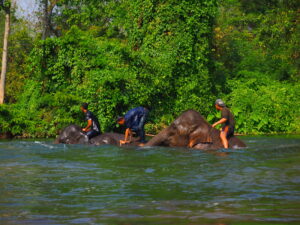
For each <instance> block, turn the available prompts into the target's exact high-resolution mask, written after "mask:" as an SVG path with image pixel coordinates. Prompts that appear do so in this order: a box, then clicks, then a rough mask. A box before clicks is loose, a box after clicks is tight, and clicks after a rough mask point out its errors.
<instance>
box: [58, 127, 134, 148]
mask: <svg viewBox="0 0 300 225" xmlns="http://www.w3.org/2000/svg"><path fill="white" fill-rule="evenodd" d="M120 140H124V134H119V133H112V132H111V133H104V134H100V135H98V136H96V137H93V138H91V139H90V140H89V139H88V137H87V136H86V135H85V134H84V133H83V132H82V129H81V127H80V126H78V125H75V124H71V125H69V126H67V127H66V128H64V129H63V130H62V131H61V132H60V134H59V135H58V137H57V138H56V140H55V141H54V143H55V144H59V143H64V144H91V145H105V144H110V145H119V144H120ZM127 145H138V143H137V141H136V139H135V138H133V142H132V143H130V144H127Z"/></svg>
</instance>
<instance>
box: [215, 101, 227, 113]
mask: <svg viewBox="0 0 300 225" xmlns="http://www.w3.org/2000/svg"><path fill="white" fill-rule="evenodd" d="M225 106H226V105H225V103H224V102H223V101H222V99H217V100H216V102H215V107H216V109H217V110H221V109H222V108H224V107H225Z"/></svg>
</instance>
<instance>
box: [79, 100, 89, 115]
mask: <svg viewBox="0 0 300 225" xmlns="http://www.w3.org/2000/svg"><path fill="white" fill-rule="evenodd" d="M88 107H89V105H88V104H87V103H86V102H84V103H82V104H81V106H80V109H81V111H82V112H84V113H85V112H86V111H87V110H88Z"/></svg>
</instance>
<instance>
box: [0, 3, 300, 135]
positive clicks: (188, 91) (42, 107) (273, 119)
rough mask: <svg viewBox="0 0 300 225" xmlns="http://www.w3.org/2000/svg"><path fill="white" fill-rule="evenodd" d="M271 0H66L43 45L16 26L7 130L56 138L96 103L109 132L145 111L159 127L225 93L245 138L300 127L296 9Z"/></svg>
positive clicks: (0, 121) (208, 109)
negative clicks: (84, 106)
mask: <svg viewBox="0 0 300 225" xmlns="http://www.w3.org/2000/svg"><path fill="white" fill-rule="evenodd" d="M264 2H265V4H246V1H243V0H230V1H221V2H220V3H219V5H217V1H215V0H202V1H199V0H189V1H182V0H167V1H159V0H130V1H129V0H122V1H115V0H110V1H87V0H86V1H84V0H81V1H68V0H61V1H58V4H57V10H56V11H55V12H54V13H53V15H52V23H53V27H54V29H56V30H55V32H54V33H56V34H57V36H52V37H49V38H47V39H46V40H45V41H40V40H39V35H37V36H34V35H32V34H31V32H30V31H29V30H26V28H25V24H24V21H21V20H16V21H15V22H14V26H13V32H12V35H11V40H10V43H13V44H11V45H10V52H9V54H10V61H9V73H8V86H7V89H8V90H7V93H6V94H7V95H6V102H7V103H9V104H7V105H3V106H1V107H0V112H1V116H0V126H1V130H2V131H11V132H12V133H13V134H22V135H23V136H24V135H25V136H40V137H44V136H53V135H54V134H55V133H56V132H57V131H58V130H59V129H60V128H62V127H64V126H66V125H68V124H69V123H78V124H82V123H84V120H83V117H82V114H81V112H80V111H79V105H80V103H81V102H89V103H90V109H91V111H93V112H94V113H95V114H96V115H97V116H98V117H99V119H100V122H101V126H102V131H108V130H111V129H114V127H115V118H116V117H117V116H118V115H121V114H123V113H125V112H126V111H127V110H129V109H130V108H132V107H135V106H139V105H143V106H146V107H149V108H150V109H151V113H150V122H149V123H148V124H147V126H146V129H147V131H148V132H157V131H158V130H159V129H161V128H162V127H163V126H165V125H168V124H169V123H170V122H171V121H172V120H173V119H174V118H175V117H176V116H178V115H179V114H180V113H181V112H182V111H184V110H186V109H189V108H193V109H196V110H197V111H199V112H201V113H202V114H203V115H204V116H207V118H208V120H209V121H210V122H213V121H216V120H217V118H218V117H219V113H218V112H216V110H215V109H214V107H213V102H214V100H215V99H216V98H224V100H225V101H226V103H227V104H228V106H229V107H230V108H232V111H233V112H234V114H235V116H236V121H237V131H238V132H240V133H262V132H264V133H270V132H295V131H299V130H300V125H299V122H297V121H298V120H299V115H300V109H299V107H297V105H299V104H300V101H299V99H298V96H300V95H299V94H300V91H299V79H300V72H299V71H300V63H299V61H300V60H299V57H300V53H299V49H300V39H299V35H300V26H299V24H300V23H299V20H300V18H299V13H298V11H297V9H298V7H299V4H298V3H297V1H295V2H293V1H289V4H284V3H281V2H282V1H279V0H278V1H276V0H273V1H268V0H265V1H264ZM0 16H1V15H0ZM0 24H1V23H0ZM1 29H2V27H0V33H1ZM44 62H45V64H44ZM42 65H44V68H45V70H44V71H42Z"/></svg>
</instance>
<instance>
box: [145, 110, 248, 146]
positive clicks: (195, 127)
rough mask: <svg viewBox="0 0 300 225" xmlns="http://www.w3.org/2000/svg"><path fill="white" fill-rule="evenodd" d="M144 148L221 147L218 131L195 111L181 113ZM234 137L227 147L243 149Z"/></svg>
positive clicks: (230, 139) (242, 144)
mask: <svg viewBox="0 0 300 225" xmlns="http://www.w3.org/2000/svg"><path fill="white" fill-rule="evenodd" d="M145 146H170V147H190V148H195V149H219V148H222V147H223V144H222V141H221V139H220V131H219V130H217V129H215V128H213V127H212V126H211V125H210V124H209V123H208V122H207V121H206V120H205V119H204V117H203V116H202V115H201V114H200V113H199V112H197V111H195V110H192V109H190V110H187V111H185V112H183V113H182V114H181V115H180V116H179V117H177V119H176V120H174V122H173V123H171V124H170V126H168V127H167V128H165V129H163V130H162V131H161V132H159V133H158V134H157V135H156V136H154V137H153V138H152V139H151V140H150V141H148V142H147V143H146V144H145ZM245 146H246V145H245V143H244V142H243V141H241V140H240V139H238V138H237V137H235V136H232V137H230V138H229V147H232V148H236V147H245Z"/></svg>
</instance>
